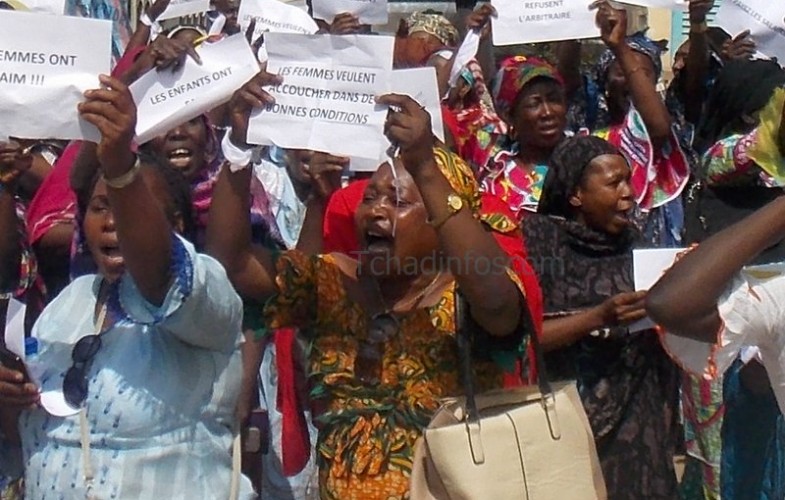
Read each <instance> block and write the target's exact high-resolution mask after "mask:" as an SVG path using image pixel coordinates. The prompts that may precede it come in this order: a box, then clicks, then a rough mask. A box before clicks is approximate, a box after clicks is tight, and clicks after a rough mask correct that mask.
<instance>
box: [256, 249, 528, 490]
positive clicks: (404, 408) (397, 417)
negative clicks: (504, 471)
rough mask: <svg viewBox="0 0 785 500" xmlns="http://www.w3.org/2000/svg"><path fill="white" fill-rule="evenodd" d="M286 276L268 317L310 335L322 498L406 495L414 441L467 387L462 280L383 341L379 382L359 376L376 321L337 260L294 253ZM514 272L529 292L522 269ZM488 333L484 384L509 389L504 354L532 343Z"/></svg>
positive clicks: (283, 268)
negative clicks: (458, 311) (444, 402)
mask: <svg viewBox="0 0 785 500" xmlns="http://www.w3.org/2000/svg"><path fill="white" fill-rule="evenodd" d="M277 272H278V275H277V278H276V280H277V284H278V288H279V293H278V295H276V296H275V297H273V298H272V299H271V300H270V301H269V302H268V303H267V305H266V307H265V309H264V316H265V319H266V321H267V326H268V327H269V328H271V329H274V328H281V327H287V326H296V327H298V328H300V331H301V332H302V333H303V334H304V335H307V336H308V337H309V338H310V341H311V345H310V352H309V364H310V366H309V377H310V386H311V403H312V405H313V407H314V415H315V420H316V424H317V426H318V427H319V440H318V444H317V447H318V457H319V468H320V485H319V486H320V496H321V498H323V499H341V500H352V499H362V500H374V499H385V500H386V499H390V498H406V497H407V496H408V490H409V475H410V472H411V467H412V458H413V454H414V444H415V441H416V440H417V438H418V437H419V436H420V435H421V432H422V429H423V428H424V427H425V426H427V424H428V422H429V421H430V418H431V416H432V414H433V413H434V411H435V410H436V409H437V408H438V407H439V404H440V400H441V399H442V398H444V397H447V396H454V395H458V394H460V393H461V392H462V391H461V387H460V384H459V377H458V371H457V370H458V362H457V361H458V358H457V347H456V344H455V341H454V331H455V321H454V314H453V311H454V308H453V298H454V285H453V286H451V287H448V289H447V290H446V291H445V292H444V294H443V296H442V298H441V300H440V301H439V302H438V303H437V304H436V305H435V306H433V307H431V308H424V309H417V310H415V311H412V312H410V313H408V314H406V315H404V316H403V317H401V318H399V319H400V330H399V332H398V334H397V335H395V336H393V338H392V339H391V340H389V341H388V342H387V343H386V344H385V347H384V353H383V361H382V375H381V382H380V383H379V384H378V385H375V386H371V385H365V384H363V383H362V382H360V381H359V380H358V379H357V378H356V377H355V373H354V361H355V357H356V354H357V349H358V343H359V342H360V341H362V339H364V338H365V337H366V335H367V326H368V325H367V323H368V321H369V319H368V317H367V315H366V314H365V313H364V312H363V310H362V309H361V307H360V306H359V305H358V304H357V303H355V302H353V301H352V300H351V299H349V298H348V297H347V294H346V291H345V289H344V287H343V284H342V283H343V281H342V276H341V271H340V269H339V268H338V266H337V265H336V263H335V261H334V259H333V258H332V257H331V256H330V255H321V256H306V255H304V254H302V253H299V252H297V251H289V252H285V253H283V254H281V256H280V257H279V258H278V261H277ZM508 274H510V276H511V278H512V279H513V281H515V282H516V284H517V285H518V286H519V288H520V290H521V291H522V293H523V290H524V289H523V286H522V285H521V281H520V280H518V278H517V275H515V274H514V273H512V272H509V273H508ZM524 296H525V295H524ZM480 337H485V340H484V341H481V342H478V341H475V344H476V345H475V347H476V349H475V351H476V352H478V353H479V358H481V359H480V360H479V361H478V362H477V363H475V366H476V374H475V377H476V379H477V380H478V385H479V389H480V390H484V389H489V388H492V387H501V386H502V373H503V370H502V368H501V365H502V363H501V361H500V359H501V355H503V354H506V356H507V358H509V357H510V356H509V355H510V354H511V351H512V352H513V353H522V352H525V346H524V345H523V344H524V342H523V339H522V338H504V339H492V338H489V337H487V336H482V335H480ZM511 337H514V336H511ZM483 359H484V360H483Z"/></svg>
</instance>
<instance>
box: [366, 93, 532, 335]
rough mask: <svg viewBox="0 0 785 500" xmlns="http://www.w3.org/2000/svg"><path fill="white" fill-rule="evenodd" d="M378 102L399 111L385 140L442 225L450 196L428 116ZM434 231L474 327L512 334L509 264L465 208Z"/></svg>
mask: <svg viewBox="0 0 785 500" xmlns="http://www.w3.org/2000/svg"><path fill="white" fill-rule="evenodd" d="M378 102H379V103H380V104H386V105H392V106H396V107H398V108H400V109H401V111H399V112H393V113H391V114H390V118H389V120H388V124H387V126H386V128H387V130H386V133H387V136H388V138H389V139H390V142H392V143H393V144H398V145H399V146H400V148H401V158H402V160H403V163H404V166H405V167H406V170H408V171H409V173H410V174H411V176H412V178H413V179H414V181H415V183H416V184H417V187H418V188H419V190H420V194H421V195H422V198H423V201H424V202H425V208H426V210H427V211H428V214H429V217H431V219H432V220H443V219H444V218H445V216H447V214H448V210H449V208H448V205H447V202H448V196H449V195H451V194H454V191H453V189H452V187H451V186H450V183H449V182H448V181H447V179H446V178H445V177H444V175H442V173H441V171H440V170H439V167H438V166H437V165H436V161H435V159H434V156H433V146H434V138H433V134H432V132H431V122H430V115H429V114H428V112H427V111H425V110H423V109H422V108H420V106H419V105H418V104H417V102H416V101H414V100H413V99H411V98H410V97H408V96H401V95H395V94H388V95H386V96H382V97H380V98H379V99H378ZM436 231H437V234H438V237H439V243H440V246H441V249H442V250H443V252H444V256H445V259H446V261H447V263H448V265H449V270H450V272H451V273H452V274H453V275H454V276H455V279H456V280H457V281H458V285H459V286H460V288H461V290H463V293H464V294H465V296H466V299H467V301H468V303H469V305H470V308H471V314H472V316H473V317H474V319H475V320H476V321H477V323H478V324H479V325H480V326H481V327H483V328H484V329H485V330H486V331H487V332H488V333H489V334H491V335H499V336H500V335H508V334H511V333H513V332H514V331H515V329H516V327H517V326H518V323H519V320H520V318H521V306H522V304H521V300H520V292H519V290H518V288H517V287H516V286H515V284H514V283H513V282H512V280H511V279H510V277H509V275H508V274H507V272H506V269H507V267H508V266H509V264H510V262H509V258H508V256H507V254H505V253H504V251H503V250H502V249H501V248H500V247H499V245H498V244H497V243H496V240H495V239H494V238H493V236H492V235H491V233H490V232H489V231H486V230H485V228H484V227H483V226H482V223H481V222H479V221H478V220H477V219H475V218H474V217H473V215H472V213H471V211H470V210H468V208H464V209H462V210H460V211H458V212H457V213H456V214H455V215H453V216H451V217H449V218H448V219H447V220H446V221H445V222H444V223H443V224H441V225H440V226H439V227H438V228H437V229H436ZM488 290H493V291H494V293H488Z"/></svg>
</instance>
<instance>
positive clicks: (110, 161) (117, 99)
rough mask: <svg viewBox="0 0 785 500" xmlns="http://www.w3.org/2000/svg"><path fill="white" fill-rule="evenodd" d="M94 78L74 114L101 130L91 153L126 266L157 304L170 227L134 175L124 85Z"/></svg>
mask: <svg viewBox="0 0 785 500" xmlns="http://www.w3.org/2000/svg"><path fill="white" fill-rule="evenodd" d="M100 80H101V84H102V86H103V88H101V89H99V90H89V91H87V92H86V93H85V97H86V101H85V102H83V103H81V104H80V105H79V114H80V115H81V117H82V118H83V119H84V120H85V121H87V122H88V123H91V124H93V125H95V126H96V127H97V128H98V130H99V131H100V132H101V142H100V143H99V144H98V147H97V150H96V154H97V156H98V161H99V162H100V165H101V170H102V173H103V175H104V177H105V179H107V190H108V196H109V203H110V205H111V207H112V214H113V215H114V222H115V226H116V229H117V236H118V240H119V243H120V250H121V252H122V255H123V260H124V262H125V268H126V271H127V272H128V273H129V274H130V275H131V277H132V278H133V280H134V282H135V283H136V286H137V287H138V289H139V291H140V293H141V294H142V296H143V297H144V298H145V300H147V302H149V303H151V304H153V305H156V306H160V305H161V304H162V303H163V301H164V298H165V297H166V294H167V292H168V291H169V287H170V285H171V282H172V276H171V264H172V245H173V240H172V234H173V232H172V227H171V225H170V223H169V220H168V219H167V217H166V214H165V213H164V210H163V208H162V207H161V204H160V203H159V202H158V200H157V199H156V198H155V196H153V194H152V193H151V192H150V190H149V189H148V187H147V184H145V182H144V181H143V180H142V178H141V177H140V176H139V175H138V165H136V161H137V160H136V157H135V155H134V153H133V152H132V151H131V141H132V140H133V137H134V129H135V127H136V105H135V104H134V101H133V97H132V96H131V93H130V92H129V90H128V86H127V85H125V84H123V83H122V82H120V81H119V80H117V79H116V78H112V77H109V76H101V77H100ZM134 171H135V172H136V173H133V172H134ZM128 176H130V179H132V180H130V182H129V183H127V184H125V185H124V186H122V187H114V186H113V185H112V184H113V183H112V181H114V182H117V181H118V179H124V178H128ZM118 186H119V185H118Z"/></svg>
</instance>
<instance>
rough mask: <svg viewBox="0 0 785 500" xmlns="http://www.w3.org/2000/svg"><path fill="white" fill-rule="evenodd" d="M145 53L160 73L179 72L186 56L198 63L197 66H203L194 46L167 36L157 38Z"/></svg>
mask: <svg viewBox="0 0 785 500" xmlns="http://www.w3.org/2000/svg"><path fill="white" fill-rule="evenodd" d="M145 52H147V55H148V57H149V58H150V59H151V60H152V65H153V67H155V69H157V70H159V71H161V70H164V69H171V70H172V71H177V70H178V69H180V67H181V66H182V65H183V63H184V62H185V58H186V56H188V57H190V58H191V59H193V60H194V61H196V63H197V64H202V59H201V58H200V57H199V54H197V53H196V49H195V48H194V46H193V45H191V44H190V43H187V42H184V41H182V40H174V39H172V38H169V37H166V36H159V37H158V38H156V39H155V40H154V41H153V43H151V44H150V45H149V46H148V47H147V50H146V51H145Z"/></svg>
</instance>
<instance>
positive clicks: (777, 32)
mask: <svg viewBox="0 0 785 500" xmlns="http://www.w3.org/2000/svg"><path fill="white" fill-rule="evenodd" d="M712 24H714V25H716V26H719V27H721V28H723V29H724V30H725V31H727V32H728V33H730V34H731V35H737V34H739V33H741V32H742V31H744V30H747V29H748V30H750V33H751V35H752V39H753V40H755V43H756V44H757V46H758V50H759V51H760V52H761V53H763V54H765V55H767V56H769V57H776V58H777V59H778V60H779V61H785V2H783V1H782V0H777V1H774V2H772V1H771V0H723V1H722V3H721V4H720V9H719V10H718V11H717V16H716V17H715V18H714V22H713V23H712Z"/></svg>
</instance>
